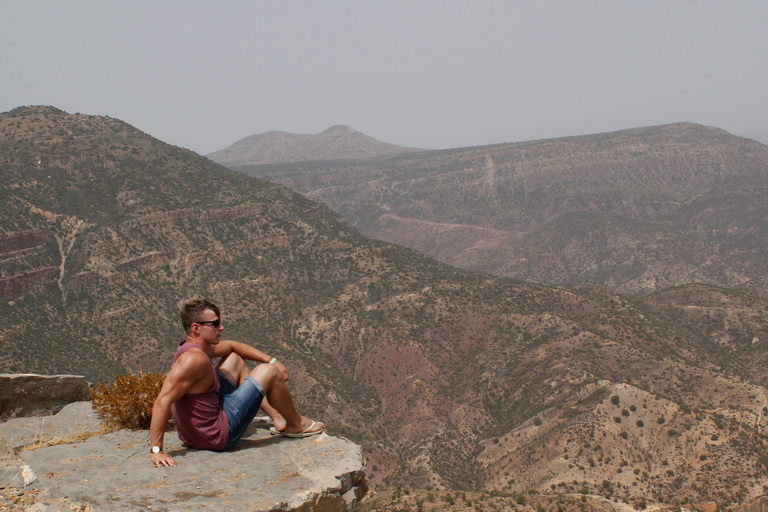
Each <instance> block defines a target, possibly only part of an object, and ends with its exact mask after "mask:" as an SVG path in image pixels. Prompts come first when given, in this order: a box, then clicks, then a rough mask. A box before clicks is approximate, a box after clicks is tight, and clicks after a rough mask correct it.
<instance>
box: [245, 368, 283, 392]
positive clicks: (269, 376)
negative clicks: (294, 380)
mask: <svg viewBox="0 0 768 512" xmlns="http://www.w3.org/2000/svg"><path fill="white" fill-rule="evenodd" d="M251 377H253V378H254V379H256V382H258V383H259V384H261V387H262V388H264V391H269V390H270V388H272V386H274V385H275V384H277V383H280V382H285V378H284V377H283V373H282V372H281V371H280V370H279V369H278V368H277V366H275V365H273V364H268V363H267V364H260V365H258V366H256V368H254V369H253V370H251Z"/></svg>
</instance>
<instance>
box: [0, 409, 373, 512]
mask: <svg viewBox="0 0 768 512" xmlns="http://www.w3.org/2000/svg"><path fill="white" fill-rule="evenodd" d="M41 420H42V419H41V418H20V419H14V420H10V421H8V422H6V423H4V424H2V425H0V436H2V437H3V438H5V439H6V441H5V447H6V450H5V453H6V455H7V456H6V457H3V458H2V460H0V463H6V462H7V464H5V466H2V467H0V477H3V482H0V484H1V485H5V486H13V487H25V486H26V489H27V490H31V489H38V488H39V489H41V492H40V494H39V496H42V497H43V498H40V501H41V502H40V503H38V504H37V505H35V507H37V508H36V509H35V510H53V508H50V507H56V506H59V505H61V504H63V503H64V504H70V503H76V504H78V505H80V507H81V508H80V509H81V510H82V509H86V510H88V508H87V507H90V509H93V510H118V509H119V510H138V509H141V510H169V511H172V510H190V509H193V510H233V511H236V510H259V511H281V512H284V511H297V512H298V511H309V510H312V511H351V510H355V508H356V506H357V503H358V501H359V500H360V499H361V498H362V497H363V496H364V495H365V493H366V491H367V485H366V478H365V466H364V462H363V457H362V453H361V449H360V447H359V446H357V445H355V444H354V443H352V442H350V441H348V440H346V439H343V438H339V437H333V436H329V435H327V434H322V435H320V436H316V437H311V438H306V439H287V438H281V437H275V436H271V435H270V434H269V430H268V429H269V426H270V425H269V423H268V422H267V421H265V420H264V419H259V418H257V420H256V421H254V423H253V424H252V425H251V427H250V428H249V430H248V431H247V432H246V434H245V436H244V437H243V440H242V441H241V443H240V444H239V445H238V446H237V448H236V449H234V450H230V451H226V452H210V451H204V450H195V449H191V448H188V447H185V446H182V444H181V442H180V441H179V440H178V438H177V437H176V435H175V434H174V433H169V434H168V435H167V436H166V442H165V447H166V450H167V451H168V452H169V453H170V454H171V455H172V456H173V457H174V458H175V459H176V461H177V463H178V466H176V467H173V468H156V467H154V466H153V465H152V463H151V461H150V458H149V447H148V433H147V432H146V431H127V430H122V431H118V432H112V433H108V434H102V435H94V436H93V437H90V438H88V439H84V438H85V437H87V434H86V433H84V432H83V430H87V429H92V430H94V431H98V428H99V427H100V421H99V419H98V415H96V413H95V412H94V411H93V410H92V408H91V405H90V402H78V403H74V404H71V405H69V406H67V407H65V408H64V409H63V410H62V411H61V412H60V413H59V414H57V415H55V416H51V417H49V418H46V419H45V420H46V425H47V426H45V427H44V428H41V429H39V430H40V431H41V432H42V434H41V435H42V436H43V437H50V435H51V434H50V433H51V432H54V431H55V432H57V436H60V439H59V440H58V441H59V442H60V444H55V445H53V446H48V447H43V448H38V449H25V450H22V451H20V452H18V454H17V452H15V451H14V450H13V448H12V447H11V446H24V445H26V444H27V443H28V442H29V441H32V440H33V439H31V438H30V437H34V433H33V432H34V430H35V426H34V425H31V424H30V421H36V422H37V423H39V422H40V421H41ZM63 441H66V442H63Z"/></svg>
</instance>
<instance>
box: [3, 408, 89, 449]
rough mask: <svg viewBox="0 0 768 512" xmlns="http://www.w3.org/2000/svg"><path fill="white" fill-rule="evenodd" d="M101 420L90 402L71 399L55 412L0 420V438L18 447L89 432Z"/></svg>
mask: <svg viewBox="0 0 768 512" xmlns="http://www.w3.org/2000/svg"><path fill="white" fill-rule="evenodd" d="M101 424H102V420H101V418H100V417H99V415H98V414H96V412H95V411H94V410H93V406H92V405H91V402H74V403H72V404H69V405H67V406H65V407H64V408H63V409H62V410H61V411H59V413H58V414H56V415H53V414H49V415H47V416H33V417H28V418H16V419H13V420H10V421H6V422H5V423H0V437H2V438H3V439H5V440H6V441H7V442H8V444H9V445H11V446H12V447H13V448H15V449H16V450H18V449H19V448H21V447H22V446H26V445H28V444H30V443H33V442H36V441H50V440H52V439H56V438H66V437H71V436H77V435H81V434H86V433H88V432H93V431H94V430H96V429H97V428H99V427H100V426H101Z"/></svg>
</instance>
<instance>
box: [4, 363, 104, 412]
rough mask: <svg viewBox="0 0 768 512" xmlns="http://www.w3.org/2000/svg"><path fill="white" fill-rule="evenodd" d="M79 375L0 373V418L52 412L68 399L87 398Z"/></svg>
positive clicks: (86, 382) (86, 390)
mask: <svg viewBox="0 0 768 512" xmlns="http://www.w3.org/2000/svg"><path fill="white" fill-rule="evenodd" d="M90 392H91V390H90V386H89V385H88V381H86V380H85V377H83V376H82V375H36V374H32V373H26V374H8V373H3V374H0V417H2V418H3V419H8V418H19V417H24V416H40V415H46V414H51V413H56V412H58V411H59V410H61V409H62V408H63V407H64V406H65V405H67V404H70V403H72V402H77V401H82V400H87V399H88V396H89V395H90Z"/></svg>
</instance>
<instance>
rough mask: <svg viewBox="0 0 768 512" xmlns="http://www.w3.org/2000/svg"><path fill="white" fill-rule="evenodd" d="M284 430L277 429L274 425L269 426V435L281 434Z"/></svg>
mask: <svg viewBox="0 0 768 512" xmlns="http://www.w3.org/2000/svg"><path fill="white" fill-rule="evenodd" d="M283 434H284V432H282V431H280V430H277V429H276V428H275V427H269V435H271V436H281V435H283Z"/></svg>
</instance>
